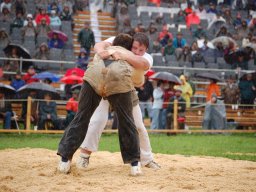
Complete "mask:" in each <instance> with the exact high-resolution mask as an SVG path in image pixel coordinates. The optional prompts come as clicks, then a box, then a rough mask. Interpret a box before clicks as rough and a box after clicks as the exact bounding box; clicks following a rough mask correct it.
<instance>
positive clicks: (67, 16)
mask: <svg viewBox="0 0 256 192" xmlns="http://www.w3.org/2000/svg"><path fill="white" fill-rule="evenodd" d="M71 13H72V12H71V11H70V8H69V6H68V5H64V8H63V11H62V12H61V14H60V19H61V20H62V21H73V19H72V14H71Z"/></svg>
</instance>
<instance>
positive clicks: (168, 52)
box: [163, 39, 175, 56]
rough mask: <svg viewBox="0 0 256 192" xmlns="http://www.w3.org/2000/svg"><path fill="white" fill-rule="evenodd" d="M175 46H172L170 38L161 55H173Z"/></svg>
mask: <svg viewBox="0 0 256 192" xmlns="http://www.w3.org/2000/svg"><path fill="white" fill-rule="evenodd" d="M174 53H175V47H174V46H173V43H172V39H169V40H168V44H167V45H166V46H165V47H164V49H163V56H166V55H174Z"/></svg>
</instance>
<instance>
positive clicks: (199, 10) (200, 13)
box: [195, 4, 206, 17]
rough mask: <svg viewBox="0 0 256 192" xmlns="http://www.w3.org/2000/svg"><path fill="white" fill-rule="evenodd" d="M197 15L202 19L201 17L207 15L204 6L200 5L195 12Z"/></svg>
mask: <svg viewBox="0 0 256 192" xmlns="http://www.w3.org/2000/svg"><path fill="white" fill-rule="evenodd" d="M195 12H196V14H197V15H198V16H199V17H200V16H204V15H205V14H206V10H205V8H204V5H203V4H199V5H198V8H197V9H196V10H195Z"/></svg>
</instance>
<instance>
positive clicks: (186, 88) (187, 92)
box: [178, 75, 193, 108]
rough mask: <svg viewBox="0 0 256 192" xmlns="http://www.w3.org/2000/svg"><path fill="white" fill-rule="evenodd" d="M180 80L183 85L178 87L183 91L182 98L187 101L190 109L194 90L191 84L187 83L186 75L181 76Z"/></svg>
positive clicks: (187, 106)
mask: <svg viewBox="0 0 256 192" xmlns="http://www.w3.org/2000/svg"><path fill="white" fill-rule="evenodd" d="M180 80H181V82H182V84H181V85H179V86H178V87H180V88H181V89H182V94H181V96H182V97H183V98H184V99H185V101H186V108H190V105H191V103H190V98H191V97H192V94H193V90H192V88H191V86H190V84H189V83H188V82H187V81H186V78H185V76H184V75H181V76H180Z"/></svg>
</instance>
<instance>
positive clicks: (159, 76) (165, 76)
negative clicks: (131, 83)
mask: <svg viewBox="0 0 256 192" xmlns="http://www.w3.org/2000/svg"><path fill="white" fill-rule="evenodd" d="M149 78H150V79H152V80H163V81H169V82H173V83H175V84H177V85H181V83H182V82H181V80H180V79H179V78H178V77H177V76H176V75H174V74H172V73H169V72H157V73H155V74H153V75H151V76H150V77H149Z"/></svg>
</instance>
